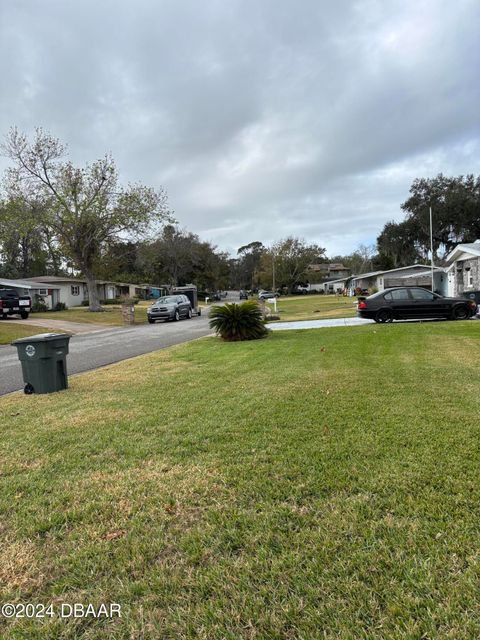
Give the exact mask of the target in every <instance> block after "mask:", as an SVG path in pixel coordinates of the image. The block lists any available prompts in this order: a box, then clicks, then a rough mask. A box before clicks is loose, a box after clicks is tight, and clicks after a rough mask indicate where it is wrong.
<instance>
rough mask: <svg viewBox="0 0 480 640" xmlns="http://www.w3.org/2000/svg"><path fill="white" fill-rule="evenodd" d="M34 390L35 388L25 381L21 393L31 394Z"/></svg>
mask: <svg viewBox="0 0 480 640" xmlns="http://www.w3.org/2000/svg"><path fill="white" fill-rule="evenodd" d="M34 391H35V389H34V388H33V386H32V385H31V384H30V382H27V384H26V385H25V386H24V388H23V393H25V394H27V396H31V395H32V393H33V392H34Z"/></svg>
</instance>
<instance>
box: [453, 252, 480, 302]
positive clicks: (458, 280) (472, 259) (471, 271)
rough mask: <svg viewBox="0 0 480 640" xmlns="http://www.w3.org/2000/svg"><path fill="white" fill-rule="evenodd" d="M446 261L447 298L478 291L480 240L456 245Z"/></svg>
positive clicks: (479, 288) (479, 279)
mask: <svg viewBox="0 0 480 640" xmlns="http://www.w3.org/2000/svg"><path fill="white" fill-rule="evenodd" d="M446 260H447V277H448V285H447V290H448V295H449V296H453V297H456V296H463V295H464V294H468V293H471V292H474V291H480V240H476V241H475V242H470V243H465V244H458V245H457V246H456V247H455V249H453V251H451V252H450V253H449V254H448V256H447V258H446Z"/></svg>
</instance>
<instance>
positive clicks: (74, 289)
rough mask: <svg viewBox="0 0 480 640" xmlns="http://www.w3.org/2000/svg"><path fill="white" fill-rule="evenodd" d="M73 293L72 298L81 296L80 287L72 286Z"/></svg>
mask: <svg viewBox="0 0 480 640" xmlns="http://www.w3.org/2000/svg"><path fill="white" fill-rule="evenodd" d="M71 291H72V296H79V295H80V285H78V284H72V286H71Z"/></svg>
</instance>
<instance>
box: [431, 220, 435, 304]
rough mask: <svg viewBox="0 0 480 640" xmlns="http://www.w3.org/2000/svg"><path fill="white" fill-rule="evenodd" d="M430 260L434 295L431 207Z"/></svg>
mask: <svg viewBox="0 0 480 640" xmlns="http://www.w3.org/2000/svg"><path fill="white" fill-rule="evenodd" d="M430 259H431V266H432V293H433V291H434V290H435V286H434V272H433V226H432V207H430Z"/></svg>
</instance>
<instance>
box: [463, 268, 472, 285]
mask: <svg viewBox="0 0 480 640" xmlns="http://www.w3.org/2000/svg"><path fill="white" fill-rule="evenodd" d="M466 276H467V277H466V282H465V286H466V287H467V288H470V287H472V288H473V273H472V271H471V270H468V271H466Z"/></svg>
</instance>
